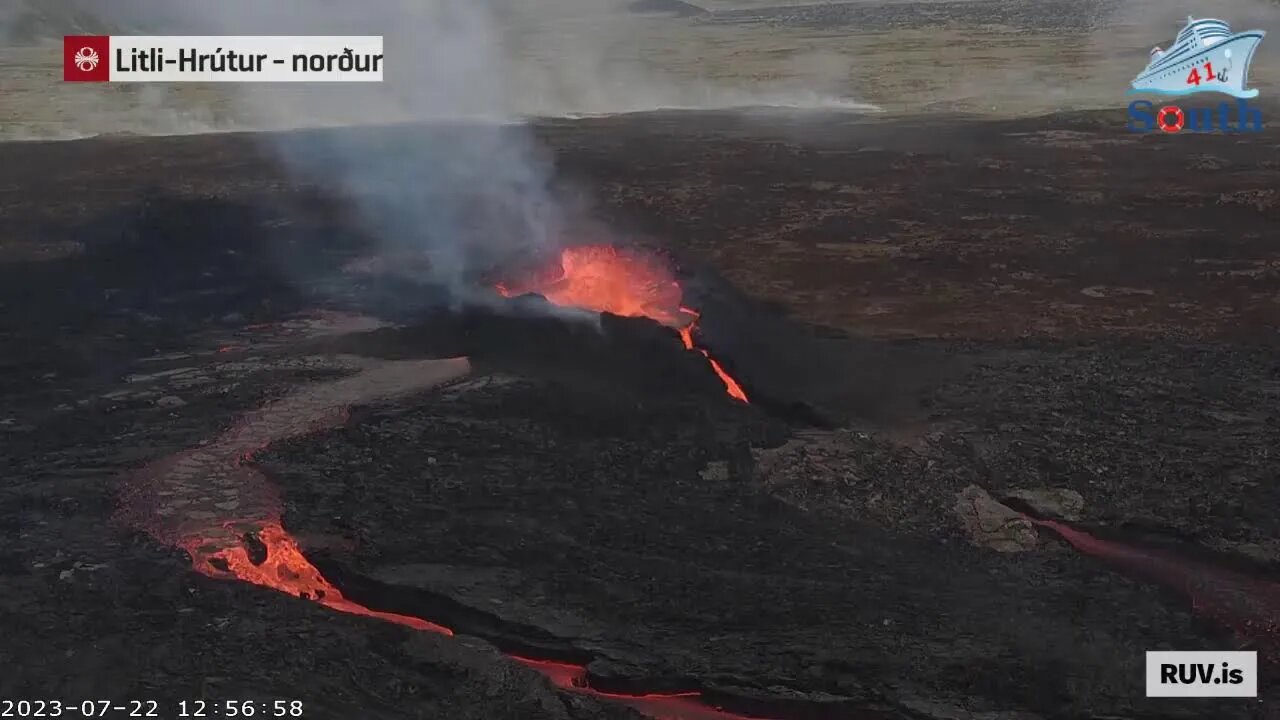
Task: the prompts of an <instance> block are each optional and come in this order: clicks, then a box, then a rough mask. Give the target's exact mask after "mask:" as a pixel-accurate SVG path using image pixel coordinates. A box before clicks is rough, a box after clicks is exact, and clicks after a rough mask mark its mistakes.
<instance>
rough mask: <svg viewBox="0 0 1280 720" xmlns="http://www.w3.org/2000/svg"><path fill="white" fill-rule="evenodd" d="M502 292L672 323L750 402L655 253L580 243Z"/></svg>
mask: <svg viewBox="0 0 1280 720" xmlns="http://www.w3.org/2000/svg"><path fill="white" fill-rule="evenodd" d="M497 290H498V292H499V293H501V294H502V295H503V296H504V297H514V296H516V295H521V294H523V293H527V292H536V293H538V294H539V295H542V296H543V297H545V298H546V299H547V301H548V302H550V303H552V304H554V305H560V306H562V307H574V308H583V309H587V310H592V311H595V312H607V313H612V314H614V315H621V316H624V317H647V318H649V319H651V320H654V321H657V322H659V323H662V324H663V325H666V326H667V327H671V328H675V329H676V331H677V332H679V333H680V339H681V341H682V342H683V343H684V346H685V348H686V349H688V350H697V351H698V352H700V353H702V355H703V357H705V358H706V359H707V362H708V363H710V364H711V369H712V370H714V371H715V373H716V375H717V376H718V377H719V378H720V380H721V382H723V383H724V387H725V392H727V393H728V394H729V396H730V397H732V398H734V399H735V400H740V401H742V402H744V403H745V402H748V400H747V393H746V392H745V391H744V390H743V389H742V385H741V384H740V383H739V382H738V381H737V380H734V379H733V378H732V377H731V376H730V375H729V373H728V372H726V371H725V369H724V367H723V366H722V365H720V363H718V362H716V360H715V359H714V358H712V357H711V355H710V353H708V352H707V351H706V350H705V349H703V348H700V347H698V346H697V345H695V344H694V339H693V330H694V326H695V325H697V322H698V317H699V314H698V313H697V312H695V311H693V310H690V309H689V308H687V307H684V306H682V305H681V304H680V301H681V299H682V298H683V291H682V290H681V289H680V284H679V283H678V282H676V280H675V278H674V277H672V275H671V271H670V269H669V268H668V267H667V266H666V265H665V264H664V263H662V262H660V261H659V260H658V259H657V258H654V257H652V256H648V255H644V254H642V253H638V252H635V251H624V250H619V249H618V248H615V247H613V246H610V245H582V246H578V247H571V248H565V249H564V250H563V251H561V253H560V267H559V268H555V269H552V270H551V271H549V272H547V273H546V274H545V275H544V276H542V277H538V278H532V279H530V280H527V281H525V282H523V283H520V284H507V283H500V284H498V285H497Z"/></svg>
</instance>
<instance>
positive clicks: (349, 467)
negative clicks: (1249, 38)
mask: <svg viewBox="0 0 1280 720" xmlns="http://www.w3.org/2000/svg"><path fill="white" fill-rule="evenodd" d="M1269 109H1270V108H1269V107H1268V110H1269ZM1122 122H1123V118H1122V117H1121V113H1119V112H1102V113H1078V114H1071V115H1057V116H1050V117H1045V118H1031V119H1025V120H1007V121H994V120H979V119H974V118H965V117H961V116H956V117H948V118H941V119H913V120H903V119H895V120H868V119H857V118H851V117H849V116H838V115H816V114H779V113H772V114H746V115H744V114H742V113H656V114H648V115H646V114H641V115H632V116H625V117H615V118H604V119H596V120H581V121H569V120H561V121H547V122H544V123H541V124H540V125H539V126H538V128H537V132H538V135H539V137H540V138H541V139H542V140H543V141H545V142H546V143H547V145H548V146H549V147H550V148H551V149H552V151H553V152H554V154H555V158H556V165H557V172H558V174H559V175H558V177H559V180H561V181H563V182H566V183H572V184H574V185H576V186H580V187H590V188H592V189H593V195H594V197H595V201H596V202H595V205H594V211H593V212H594V214H595V216H596V218H595V219H596V220H597V221H599V222H601V223H603V224H604V225H606V226H608V227H613V228H618V229H622V230H625V231H626V233H625V235H623V234H621V230H620V231H619V232H620V235H619V237H620V238H622V237H625V238H627V240H626V241H625V242H623V241H622V240H619V242H620V243H622V244H626V243H638V244H639V246H643V247H644V248H647V250H646V251H653V252H657V253H660V254H661V255H662V256H663V257H665V258H668V259H669V260H670V262H671V264H672V266H673V267H674V268H675V270H674V272H675V275H674V277H675V278H676V279H677V280H678V281H679V283H680V284H681V287H682V288H683V289H684V298H683V299H684V302H685V303H688V304H690V305H691V306H692V307H694V308H697V309H698V311H699V312H700V313H701V316H700V317H699V319H698V327H697V334H696V340H697V342H698V347H701V348H703V349H705V350H707V351H708V352H709V353H710V356H711V357H712V358H715V359H717V360H718V361H719V362H720V363H721V365H722V367H723V368H724V370H725V371H726V372H727V373H729V374H731V375H732V376H733V377H734V378H735V379H736V380H737V381H739V382H741V384H742V387H743V388H744V389H745V392H746V394H747V395H748V396H749V397H750V400H751V402H750V403H749V404H748V403H741V402H738V401H735V400H734V399H732V398H730V397H729V396H728V395H727V394H726V388H725V385H724V384H723V382H722V381H721V379H720V378H718V377H717V376H716V374H715V373H714V372H713V371H712V368H711V366H710V364H709V363H708V362H707V361H706V358H705V357H703V356H702V355H701V354H699V353H697V352H691V351H688V350H686V349H684V347H682V345H681V340H680V337H679V336H678V334H677V332H676V331H675V330H673V329H670V328H668V327H664V326H663V325H661V324H659V323H658V322H654V321H652V320H649V319H647V318H642V317H633V318H620V317H615V316H611V315H608V316H605V317H603V319H602V320H601V321H600V322H599V323H598V325H593V324H592V323H590V322H587V323H584V322H582V321H581V320H579V319H574V318H570V317H566V316H563V315H561V314H556V313H547V312H533V311H531V308H532V309H534V310H536V309H537V308H538V307H540V306H543V305H544V303H543V302H542V301H541V300H539V299H538V298H536V297H524V298H511V299H506V300H495V302H496V303H497V305H495V307H497V308H500V309H501V308H506V310H505V311H501V312H499V311H496V310H495V309H494V308H488V309H485V308H481V307H456V306H451V305H450V304H449V303H448V302H446V301H445V300H444V299H443V296H442V295H441V293H440V290H439V288H433V287H431V286H427V285H423V284H421V283H418V282H416V281H415V280H414V279H413V278H412V276H411V275H408V276H402V275H397V274H395V273H394V272H387V271H386V270H387V268H389V267H390V268H392V269H404V267H405V263H404V262H403V261H402V260H400V259H396V258H389V259H388V258H382V260H381V262H382V265H379V262H380V260H379V258H378V257H377V256H376V250H377V248H376V246H375V245H374V244H373V242H372V240H371V239H370V238H369V237H368V236H367V234H366V233H364V232H363V231H362V228H361V226H360V224H359V223H357V222H356V221H355V219H354V217H353V214H352V213H351V212H350V211H349V208H347V206H346V204H345V201H344V199H343V198H342V196H341V195H340V194H337V193H335V191H334V190H333V189H332V188H325V187H320V186H314V185H303V184H300V183H299V182H297V181H296V180H293V179H291V178H290V176H289V175H288V173H286V172H284V170H283V169H282V168H280V167H278V166H277V165H275V164H274V162H273V161H272V160H270V159H269V157H268V156H266V155H264V154H263V153H262V152H260V149H261V144H260V140H261V138H260V137H257V136H254V135H209V136H191V137H180V138H99V139H91V140H83V141H74V142H62V143H21V144H5V145H0V187H2V188H3V189H4V195H3V200H2V201H0V202H3V205H2V207H3V208H4V213H3V216H2V219H0V233H2V234H3V253H4V261H3V263H2V264H0V331H2V333H3V336H2V338H3V347H4V351H3V355H2V357H3V373H2V374H0V391H2V393H3V406H4V408H5V409H4V411H3V413H2V415H3V417H0V432H2V433H3V438H4V447H5V453H4V454H5V462H6V468H5V469H6V473H5V475H6V478H7V482H6V483H5V484H4V486H3V487H2V488H0V528H3V532H4V538H5V542H4V544H3V547H2V548H0V573H2V574H3V575H4V580H5V592H4V593H3V595H0V607H2V608H3V610H2V615H0V617H3V631H4V635H5V640H4V641H3V642H0V659H2V660H3V662H4V666H5V668H6V673H5V674H4V675H3V676H0V697H7V698H19V697H25V698H33V699H35V698H45V699H50V700H52V699H59V700H62V701H64V702H65V701H72V700H75V701H79V700H81V699H86V698H101V699H107V698H110V699H118V700H129V699H139V700H145V699H155V700H157V701H158V702H159V703H160V706H161V708H162V710H161V713H160V715H159V716H160V717H174V716H176V714H177V707H178V705H177V703H178V702H179V701H182V700H194V699H205V700H207V701H209V702H211V703H215V702H216V703H221V702H224V701H227V700H241V699H261V700H271V699H279V698H284V699H300V700H302V701H303V702H304V704H305V708H306V712H305V717H308V718H333V719H335V720H347V719H349V718H353V717H368V718H451V719H452V718H477V719H479V718H485V719H486V720H487V719H492V718H598V717H616V718H623V717H639V715H637V714H636V713H637V712H641V713H646V714H650V715H656V716H661V717H678V718H713V717H715V718H724V717H732V716H745V717H764V718H917V719H918V718H984V719H989V720H994V719H996V718H1037V717H1041V718H1051V717H1052V718H1103V717H1105V718H1200V717H1214V718H1224V719H1225V718H1251V717H1274V711H1273V710H1272V705H1274V704H1275V703H1277V701H1280V695H1277V685H1276V684H1275V682H1274V678H1275V667H1276V665H1275V662H1276V659H1277V657H1280V636H1278V634H1277V617H1280V584H1278V582H1280V580H1278V578H1280V575H1278V574H1280V544H1278V541H1277V532H1278V530H1280V529H1278V528H1277V521H1276V518H1275V513H1274V508H1276V507H1277V501H1278V500H1280V498H1277V492H1280V491H1278V490H1277V487H1278V486H1277V480H1278V478H1277V467H1278V465H1277V460H1276V448H1277V447H1280V430H1278V429H1277V428H1280V417H1277V407H1280V404H1278V403H1277V400H1278V399H1280V365H1278V364H1277V357H1280V355H1278V354H1277V353H1278V351H1280V342H1278V341H1280V336H1278V335H1277V330H1280V270H1278V269H1280V251H1278V250H1277V248H1276V246H1275V243H1274V238H1273V235H1274V228H1275V227H1276V222H1277V219H1280V218H1278V216H1277V213H1278V212H1280V204H1278V202H1277V198H1280V195H1278V194H1277V191H1276V190H1274V189H1273V188H1275V187H1276V185H1277V180H1280V164H1277V161H1276V160H1275V159H1274V155H1275V150H1276V147H1277V142H1276V139H1275V135H1274V133H1272V132H1270V131H1267V132H1266V133H1263V134H1260V135H1238V136H1220V137H1212V138H1208V137H1202V138H1195V137H1189V138H1169V137H1138V136H1134V135H1130V134H1128V133H1126V132H1125V131H1124V130H1123V125H1122ZM333 132H337V133H341V132H355V131H333ZM434 132H440V131H439V130H438V129H433V128H431V127H418V126H414V127H402V128H395V129H384V130H363V131H360V133H361V134H362V135H364V136H367V137H370V138H374V139H376V138H377V137H378V136H379V134H387V133H402V134H405V135H407V136H409V137H415V136H422V137H426V136H427V135H429V134H430V133H434ZM454 132H465V130H461V131H458V130H455V131H454ZM371 254H374V256H373V257H371ZM353 268H355V269H353ZM371 268H372V269H371ZM379 268H381V269H379ZM495 297H496V296H495ZM516 306H522V307H523V308H524V309H523V310H521V311H518V312H512V311H511V308H513V307H516ZM459 357H465V358H467V360H466V361H460V360H454V361H446V359H448V358H459ZM1023 513H1026V514H1025V515H1024V514H1023ZM1046 520H1047V521H1061V522H1065V523H1066V524H1067V525H1066V526H1061V525H1057V526H1055V525H1051V524H1045V522H1044V521H1046ZM273 523H275V525H273ZM1063 527H1069V528H1074V530H1075V531H1078V532H1083V533H1087V535H1084V536H1081V535H1078V534H1074V533H1073V531H1071V530H1057V529H1055V528H1063ZM273 528H275V529H279V528H283V531H285V532H287V534H288V536H289V537H291V538H292V539H293V541H295V542H296V547H297V549H299V550H300V551H301V553H303V555H305V562H309V563H310V565H311V566H314V568H317V569H318V570H319V572H320V573H321V574H322V575H323V577H324V578H325V579H326V580H327V582H328V583H330V584H329V585H323V584H321V583H320V582H319V581H318V580H315V579H314V576H312V575H310V574H308V573H310V572H312V571H311V570H308V569H307V566H306V565H305V564H304V565H299V564H293V565H290V566H289V568H284V567H282V566H280V565H278V564H276V563H278V562H280V560H281V557H282V556H281V555H279V554H278V553H283V552H285V551H287V550H289V548H290V547H292V546H290V545H288V544H286V543H282V542H281V541H280V537H279V536H278V535H273V534H272V533H273V532H275V530H273ZM1082 537H1086V538H1092V540H1089V541H1084V540H1081V538H1082ZM1068 540H1071V541H1072V542H1067V541H1068ZM219 543H221V544H219ZM1082 550H1083V551H1084V552H1082ZM215 551H216V552H215ZM299 557H301V556H299ZM237 562H239V563H240V564H239V565H237V564H236V563H237ZM193 565H194V567H196V568H199V569H201V570H202V572H196V571H195V570H193ZM253 568H258V569H260V570H262V571H263V572H266V571H268V570H269V571H271V572H273V573H275V575H273V576H272V579H271V582H267V581H262V580H261V579H260V578H259V579H254V578H255V577H257V576H254V575H253V573H254V572H255V571H254V569H253ZM290 568H292V569H290ZM299 568H301V570H299ZM234 573H241V575H239V577H242V578H245V579H249V580H250V581H249V582H240V581H237V580H236V579H234V578H232V577H231V575H232V574H234ZM255 583H257V584H255ZM273 583H274V585H273ZM263 585H268V586H266V587H264V586H263ZM304 585H305V586H306V587H307V588H309V589H308V590H307V597H296V596H291V595H290V592H289V589H290V588H297V587H301V586H304ZM317 588H319V589H320V590H321V591H320V592H316V590H317ZM282 589H283V590H285V592H281V591H280V590H282ZM336 591H340V595H338V594H337V593H336ZM339 597H341V598H345V600H344V602H348V603H349V605H347V606H341V607H339V606H338V605H337V602H336V600H335V598H339ZM335 608H336V609H335ZM343 608H346V609H348V610H350V609H351V608H364V609H366V610H369V611H375V612H382V613H395V614H398V615H403V616H413V617H417V618H422V619H424V620H426V621H430V622H432V623H438V624H440V625H443V626H446V627H448V628H451V629H452V631H453V633H454V634H453V635H451V636H449V635H442V634H438V633H433V632H424V631H420V630H415V629H412V628H410V627H404V626H403V625H401V624H397V623H396V622H386V621H384V620H382V619H377V618H372V617H367V616H363V617H362V616H361V613H360V612H352V611H349V612H340V611H339V610H341V609H343ZM366 614H367V613H366ZM1237 647H1243V648H1249V649H1256V650H1258V651H1260V655H1261V656H1262V662H1263V668H1262V673H1261V686H1260V693H1261V695H1260V698H1259V699H1257V700H1254V699H1250V700H1225V701H1224V700H1219V701H1209V700H1204V701H1177V702H1171V701H1161V700H1152V699H1146V698H1145V697H1144V688H1143V685H1142V682H1143V678H1142V674H1141V668H1142V658H1143V653H1144V652H1145V651H1147V650H1152V649H1181V650H1195V649H1219V650H1220V649H1227V648H1237ZM511 656H519V657H522V658H525V659H526V660H525V661H523V662H521V661H517V660H513V659H511ZM535 670H540V671H541V672H535ZM569 675H572V676H573V678H569V679H566V678H568V676H569ZM547 677H549V678H550V679H551V681H550V682H549V681H548V680H547V679H546V678H547ZM575 678H576V680H575ZM575 682H576V683H577V685H575ZM673 693H675V694H678V693H684V694H686V695H684V696H682V697H678V698H670V697H655V696H657V695H669V694H673ZM690 693H696V694H698V697H696V698H695V697H692V696H689V695H688V694H690ZM712 708H720V709H719V710H714V709H712ZM1269 713H1270V714H1269Z"/></svg>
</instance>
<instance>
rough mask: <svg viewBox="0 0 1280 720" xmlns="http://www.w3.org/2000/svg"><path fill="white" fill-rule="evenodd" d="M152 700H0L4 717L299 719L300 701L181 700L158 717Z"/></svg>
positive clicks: (1, 718) (0, 716)
mask: <svg viewBox="0 0 1280 720" xmlns="http://www.w3.org/2000/svg"><path fill="white" fill-rule="evenodd" d="M161 709H162V708H161V705H160V703H159V702H158V701H156V700H127V701H118V700H77V701H63V700H9V699H7V698H0V720H4V719H5V718H98V719H100V720H114V719H115V718H170V717H178V718H237V719H239V720H244V719H245V718H301V717H302V701H301V700H223V701H210V700H183V701H182V702H179V703H178V706H177V708H175V709H176V711H177V712H176V713H171V712H168V711H167V710H168V709H167V708H166V712H165V713H163V714H161Z"/></svg>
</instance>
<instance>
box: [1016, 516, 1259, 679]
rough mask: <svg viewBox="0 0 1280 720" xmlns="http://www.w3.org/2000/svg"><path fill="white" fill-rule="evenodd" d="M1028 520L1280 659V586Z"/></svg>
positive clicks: (1059, 525)
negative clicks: (1173, 595) (1169, 592)
mask: <svg viewBox="0 0 1280 720" xmlns="http://www.w3.org/2000/svg"><path fill="white" fill-rule="evenodd" d="M1027 519H1028V520H1030V521H1031V522H1032V524H1034V525H1038V526H1040V527H1044V528H1048V529H1050V530H1052V531H1054V532H1055V533H1057V534H1058V535H1059V536H1060V537H1061V538H1062V539H1063V540H1066V541H1067V543H1068V544H1070V545H1071V546H1072V547H1073V548H1075V549H1076V550H1077V551H1079V552H1081V553H1083V554H1085V555H1090V556H1092V557H1096V558H1098V559H1100V560H1103V561H1105V562H1108V563H1110V564H1111V565H1113V566H1115V567H1116V568H1118V569H1119V570H1122V571H1124V572H1125V573H1128V574H1130V575H1134V576H1137V577H1141V578H1145V579H1146V580H1149V581H1151V582H1154V583H1157V584H1159V585H1164V586H1165V587H1168V588H1171V589H1173V590H1175V591H1177V592H1179V593H1181V594H1183V595H1185V596H1186V597H1187V598H1189V599H1190V600H1191V608H1192V611H1193V612H1195V613H1196V614H1197V615H1200V616H1201V617H1204V618H1206V619H1208V620H1210V621H1212V622H1214V623H1216V624H1218V625H1222V626H1224V627H1228V628H1230V629H1231V630H1233V631H1234V632H1235V633H1236V637H1237V638H1238V639H1239V640H1240V641H1241V642H1242V643H1243V644H1245V645H1246V646H1251V645H1252V646H1257V647H1258V649H1259V650H1261V653H1260V654H1262V655H1264V656H1267V657H1269V658H1272V659H1276V660H1280V583H1277V582H1274V581H1271V580H1264V579H1260V578H1254V577H1249V576H1247V575H1245V574H1243V573H1240V572H1237V571H1234V570H1229V569H1226V568H1221V567H1215V566H1213V565H1209V564H1207V563H1202V562H1197V561H1194V560H1187V559H1183V558H1179V557H1175V556H1174V555H1172V554H1170V553H1167V552H1164V551H1161V550H1156V549H1148V548H1140V547H1136V546H1132V545H1124V544H1121V543H1118V542H1112V541H1110V540H1103V539H1101V538H1098V537H1094V536H1093V535H1090V534H1089V533H1086V532H1083V531H1081V530H1077V529H1075V528H1073V527H1071V526H1070V525H1066V524H1064V523H1060V522H1056V521H1054V520H1044V519H1037V518H1027Z"/></svg>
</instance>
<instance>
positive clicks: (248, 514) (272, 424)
mask: <svg viewBox="0 0 1280 720" xmlns="http://www.w3.org/2000/svg"><path fill="white" fill-rule="evenodd" d="M339 360H340V364H341V365H343V366H345V367H346V369H348V370H353V371H355V372H354V373H353V374H351V375H349V376H347V377H344V378H342V379H339V380H334V381H329V382H318V383H312V384H309V385H304V386H302V387H298V388H295V389H294V390H293V391H292V392H290V393H289V394H287V395H285V396H284V397H281V398H279V399H276V400H273V401H271V402H269V403H267V404H266V405H264V406H262V407H260V408H258V409H257V410H253V411H250V412H248V413H245V414H244V415H241V416H240V418H239V419H238V420H237V422H236V423H235V424H234V425H233V426H232V427H231V428H230V429H228V430H227V431H226V432H224V433H222V434H221V435H219V436H217V437H215V438H212V439H211V440H209V441H207V442H204V443H201V444H200V445H197V446H195V447H192V448H189V449H187V450H185V451H183V452H180V453H177V454H175V455H169V456H166V457H162V458H160V459H158V460H156V461H154V462H151V463H149V464H147V465H146V466H144V467H142V468H140V469H138V470H137V471H135V472H133V473H130V474H129V475H128V476H127V477H125V478H124V479H123V483H122V484H123V487H122V492H121V498H120V500H121V502H120V507H119V508H118V512H117V519H118V520H120V521H122V522H124V523H125V524H128V525H130V526H133V527H136V528H139V529H141V530H143V531H145V532H147V533H148V534H149V535H151V536H152V537H153V538H155V539H156V540H158V541H160V542H163V543H165V544H168V545H175V546H177V547H180V548H182V549H183V550H185V551H187V553H188V554H189V555H190V556H191V561H192V565H193V567H194V569H195V570H196V571H197V572H199V573H201V574H203V575H207V576H209V577H212V578H218V579H222V580H238V581H241V582H247V583H251V584H253V585H259V586H262V587H266V588H270V589H272V590H277V591H279V592H282V593H285V594H288V595H292V596H294V597H300V598H303V599H307V600H311V601H313V602H316V603H318V604H320V605H323V606H325V607H327V608H329V609H331V610H336V611H338V612H343V613H349V614H353V615H362V616H365V617H371V618H376V619H379V620H383V621H386V622H392V623H396V624H398V625H404V626H407V627H410V628H413V629H415V630H421V631H425V632H433V633H440V634H444V635H453V631H452V630H451V629H449V628H447V627H445V626H444V625H441V624H438V623H435V622H432V621H430V620H426V619H424V618H419V617H413V616H409V615H401V614H397V613H389V612H383V611H380V610H376V609H373V608H370V607H366V606H364V605H361V604H359V603H356V602H354V601H352V600H349V599H348V598H346V597H344V596H343V594H342V592H341V591H340V590H339V589H338V588H337V587H335V586H334V585H333V584H332V583H330V582H329V581H328V580H326V579H325V578H324V576H323V575H322V574H321V573H320V571H319V569H317V568H316V567H315V566H314V565H313V564H312V563H311V562H310V561H309V560H307V558H306V556H305V555H304V554H303V552H302V550H301V548H300V547H299V545H298V542H297V540H296V539H295V538H294V537H293V536H292V535H290V534H289V532H288V531H287V530H286V529H285V528H284V526H283V524H282V523H281V501H280V498H279V496H278V493H277V491H276V488H275V486H274V485H273V484H272V483H271V482H270V481H269V480H268V479H267V477H266V476H265V475H263V474H262V473H261V472H260V471H259V470H258V469H257V468H255V467H254V466H253V459H254V456H255V455H257V454H258V453H260V452H262V451H263V450H265V449H266V448H268V447H270V446H271V445H272V444H273V443H276V442H279V441H282V440H286V439H288V438H294V437H300V436H303V435H307V434H310V433H314V432H319V431H321V430H324V429H326V428H332V427H337V426H339V425H342V424H344V423H345V422H346V421H347V417H348V409H349V408H350V407H351V406H352V405H355V404H362V403H372V402H377V401H387V400H392V399H395V398H401V397H405V396H407V395H410V394H413V393H417V392H422V391H425V390H428V389H431V388H434V387H438V386H441V385H444V384H448V383H455V382H458V381H460V380H462V379H464V378H465V377H466V376H467V375H468V374H469V373H470V371H471V365H470V363H469V362H468V360H467V359H466V358H451V359H445V360H408V361H372V360H368V359H366V358H356V357H342V358H339ZM509 657H511V659H513V660H515V661H517V662H519V663H521V664H523V665H525V666H526V667H528V668H531V669H532V670H535V671H537V672H538V673H540V674H542V675H543V676H544V677H546V678H547V679H548V680H550V681H551V682H552V683H553V684H555V685H556V686H557V687H560V688H563V689H565V690H569V691H572V692H580V693H585V694H588V695H593V696H595V697H599V698H602V699H605V700H608V701H611V702H617V703H621V704H625V705H629V706H631V707H634V708H635V709H637V710H639V711H640V712H642V713H644V714H645V715H648V716H650V717H653V718H659V719H660V720H745V717H744V716H740V715H735V714H732V713H729V712H726V711H723V710H720V709H718V708H716V707H715V706H713V705H712V704H711V703H709V702H708V701H707V700H706V699H704V698H703V697H702V694H701V693H700V692H696V691H690V692H681V693H613V692H606V691H602V690H599V689H596V688H593V687H591V684H590V679H589V677H588V673H587V669H586V668H585V667H583V666H582V665H574V664H569V663H563V662H558V661H556V660H554V659H538V658H527V657H519V656H515V655H511V656H509Z"/></svg>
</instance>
